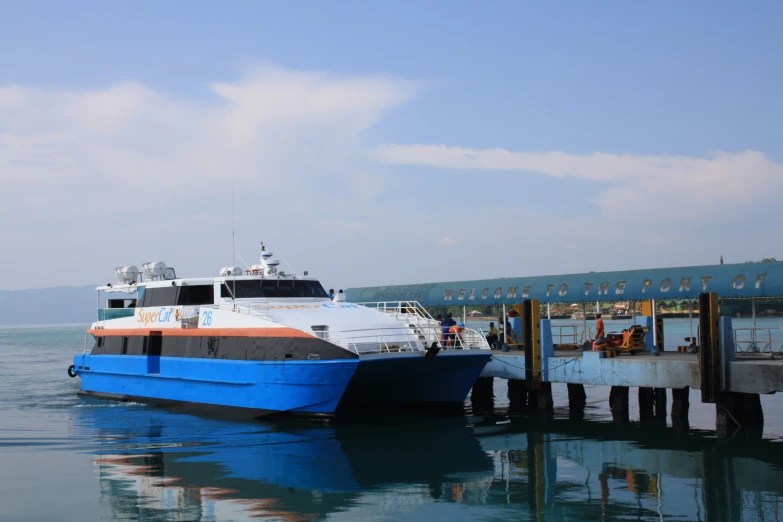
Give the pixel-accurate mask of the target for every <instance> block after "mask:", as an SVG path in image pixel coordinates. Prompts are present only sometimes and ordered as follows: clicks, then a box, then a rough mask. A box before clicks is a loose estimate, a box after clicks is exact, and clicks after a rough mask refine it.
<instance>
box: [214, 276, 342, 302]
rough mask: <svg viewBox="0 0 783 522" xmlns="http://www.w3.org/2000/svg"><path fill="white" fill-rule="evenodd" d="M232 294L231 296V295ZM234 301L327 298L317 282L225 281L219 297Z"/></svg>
mask: <svg viewBox="0 0 783 522" xmlns="http://www.w3.org/2000/svg"><path fill="white" fill-rule="evenodd" d="M232 294H233V295H232ZM232 296H233V297H234V298H236V299H254V298H255V299H257V298H260V297H263V298H291V297H329V295H328V294H327V293H326V290H324V287H323V286H321V283H320V282H318V281H302V280H296V279H282V280H279V279H263V280H258V279H254V280H250V281H248V280H242V281H230V280H229V281H225V282H223V284H222V285H221V286H220V297H225V298H229V299H230V298H231V297H232Z"/></svg>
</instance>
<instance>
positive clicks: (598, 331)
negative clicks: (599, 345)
mask: <svg viewBox="0 0 783 522" xmlns="http://www.w3.org/2000/svg"><path fill="white" fill-rule="evenodd" d="M604 337H606V331H605V330H604V320H603V319H601V314H595V339H596V341H603V340H604Z"/></svg>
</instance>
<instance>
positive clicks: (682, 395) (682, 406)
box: [672, 386, 690, 429]
mask: <svg viewBox="0 0 783 522" xmlns="http://www.w3.org/2000/svg"><path fill="white" fill-rule="evenodd" d="M689 394H690V388H689V387H687V386H686V387H685V388H675V389H673V390H672V426H673V427H674V428H684V429H688V428H689V427H690V423H689V421H688V410H689V409H690V400H689Z"/></svg>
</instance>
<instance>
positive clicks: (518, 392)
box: [508, 379, 527, 412]
mask: <svg viewBox="0 0 783 522" xmlns="http://www.w3.org/2000/svg"><path fill="white" fill-rule="evenodd" d="M526 386H527V385H526V384H525V381H524V379H509V380H508V408H509V410H511V411H514V412H520V411H525V410H527V387H526Z"/></svg>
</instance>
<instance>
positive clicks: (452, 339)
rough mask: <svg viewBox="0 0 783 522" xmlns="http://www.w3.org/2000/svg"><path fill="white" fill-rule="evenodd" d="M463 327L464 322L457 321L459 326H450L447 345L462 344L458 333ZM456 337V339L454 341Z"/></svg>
mask: <svg viewBox="0 0 783 522" xmlns="http://www.w3.org/2000/svg"><path fill="white" fill-rule="evenodd" d="M464 329H465V323H459V326H452V327H451V328H450V329H449V333H450V334H451V335H450V336H449V346H451V345H453V344H456V343H460V344H462V337H460V334H461V333H462V330H464ZM455 339H456V341H455Z"/></svg>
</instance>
